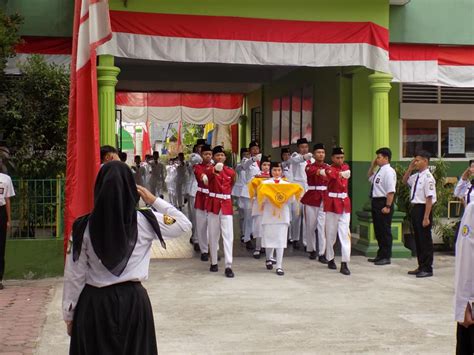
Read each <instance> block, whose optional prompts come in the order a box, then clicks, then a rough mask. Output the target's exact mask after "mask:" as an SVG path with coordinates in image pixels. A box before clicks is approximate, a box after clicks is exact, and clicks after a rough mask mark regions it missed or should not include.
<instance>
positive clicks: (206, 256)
mask: <svg viewBox="0 0 474 355" xmlns="http://www.w3.org/2000/svg"><path fill="white" fill-rule="evenodd" d="M201 261H209V253H201Z"/></svg>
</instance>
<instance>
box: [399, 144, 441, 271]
mask: <svg viewBox="0 0 474 355" xmlns="http://www.w3.org/2000/svg"><path fill="white" fill-rule="evenodd" d="M429 162H430V153H428V152H426V151H419V152H418V153H416V156H415V158H414V159H413V160H412V161H411V163H410V165H409V167H408V169H407V171H406V172H405V175H404V176H403V183H404V184H408V185H409V186H410V188H411V190H410V199H411V204H412V211H411V223H412V225H413V230H414V232H415V245H416V254H417V259H418V267H417V268H416V269H415V270H412V271H409V272H408V274H409V275H416V277H418V278H420V277H431V276H433V237H432V236H431V227H432V225H433V214H432V211H433V205H434V204H435V203H436V181H435V179H434V177H433V175H432V174H431V172H430V170H429V168H428V165H429ZM415 169H416V170H418V172H417V173H415V174H413V175H411V173H412V172H413V170H415ZM410 175H411V176H410Z"/></svg>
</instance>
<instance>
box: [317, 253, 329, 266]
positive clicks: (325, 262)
mask: <svg viewBox="0 0 474 355" xmlns="http://www.w3.org/2000/svg"><path fill="white" fill-rule="evenodd" d="M318 261H319V262H320V263H321V264H324V265H327V264H328V263H329V261H328V259H326V257H325V256H324V255H320V256H319V258H318Z"/></svg>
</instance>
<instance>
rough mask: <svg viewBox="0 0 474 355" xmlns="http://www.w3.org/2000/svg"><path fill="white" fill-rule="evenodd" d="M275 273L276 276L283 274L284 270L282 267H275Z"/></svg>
mask: <svg viewBox="0 0 474 355" xmlns="http://www.w3.org/2000/svg"><path fill="white" fill-rule="evenodd" d="M276 274H277V275H278V276H283V275H285V272H284V271H283V269H281V268H278V269H276Z"/></svg>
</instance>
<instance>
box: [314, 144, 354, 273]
mask: <svg viewBox="0 0 474 355" xmlns="http://www.w3.org/2000/svg"><path fill="white" fill-rule="evenodd" d="M331 159H332V165H331V166H329V167H327V168H326V169H325V170H322V171H321V172H320V173H321V174H322V175H323V176H326V177H327V178H328V180H329V181H328V190H327V195H326V198H325V199H324V212H326V238H327V246H326V258H327V259H328V260H329V263H328V268H329V269H333V270H335V269H337V267H336V263H335V262H334V244H335V243H336V238H337V236H339V242H340V243H341V254H342V262H341V269H340V272H341V274H343V275H350V274H351V272H350V271H349V268H348V267H347V263H348V262H349V261H350V258H351V236H350V229H349V225H350V222H351V200H350V198H349V195H348V186H349V178H350V177H351V170H350V168H349V165H347V164H345V163H344V150H343V149H342V148H341V147H337V148H334V149H333V150H332V156H331Z"/></svg>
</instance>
